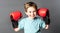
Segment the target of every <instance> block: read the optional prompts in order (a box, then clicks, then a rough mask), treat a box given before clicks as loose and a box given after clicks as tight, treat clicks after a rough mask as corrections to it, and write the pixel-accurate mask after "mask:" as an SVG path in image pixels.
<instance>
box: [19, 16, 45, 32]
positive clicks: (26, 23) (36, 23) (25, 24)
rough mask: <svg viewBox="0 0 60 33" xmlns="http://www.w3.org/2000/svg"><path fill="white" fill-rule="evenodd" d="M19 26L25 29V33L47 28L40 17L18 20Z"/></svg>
mask: <svg viewBox="0 0 60 33" xmlns="http://www.w3.org/2000/svg"><path fill="white" fill-rule="evenodd" d="M18 28H19V29H24V33H41V32H40V29H42V28H45V22H44V21H43V20H42V19H41V18H39V17H35V18H34V19H29V18H23V19H21V20H19V22H18Z"/></svg>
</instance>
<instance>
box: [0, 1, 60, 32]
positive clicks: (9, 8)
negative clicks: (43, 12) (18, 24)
mask: <svg viewBox="0 0 60 33" xmlns="http://www.w3.org/2000/svg"><path fill="white" fill-rule="evenodd" d="M29 1H30V0H0V33H24V32H23V30H20V31H19V32H15V31H14V30H13V28H12V24H11V21H10V18H9V17H10V16H9V14H10V13H11V12H13V11H14V10H20V11H21V12H22V13H23V17H26V15H25V13H24V3H25V2H29ZM31 1H33V2H35V3H36V4H37V6H38V8H41V7H45V8H48V9H49V13H50V20H51V24H50V27H49V29H48V30H42V31H41V32H42V33H60V0H31Z"/></svg>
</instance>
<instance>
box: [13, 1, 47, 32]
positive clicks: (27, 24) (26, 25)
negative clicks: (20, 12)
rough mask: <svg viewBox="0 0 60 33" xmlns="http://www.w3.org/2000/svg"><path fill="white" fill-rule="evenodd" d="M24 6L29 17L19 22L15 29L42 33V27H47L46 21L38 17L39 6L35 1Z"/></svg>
mask: <svg viewBox="0 0 60 33" xmlns="http://www.w3.org/2000/svg"><path fill="white" fill-rule="evenodd" d="M24 8H25V13H26V15H27V16H28V17H27V18H23V19H21V20H20V21H19V22H18V28H16V29H14V30H15V31H16V32H17V31H19V30H20V29H24V33H40V29H42V28H46V26H45V22H44V21H43V20H42V19H41V18H39V17H36V15H37V6H36V4H35V3H34V2H27V3H25V4H24ZM46 29H48V28H46Z"/></svg>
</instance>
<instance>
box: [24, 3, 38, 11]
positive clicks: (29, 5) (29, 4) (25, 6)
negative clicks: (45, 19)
mask: <svg viewBox="0 0 60 33" xmlns="http://www.w3.org/2000/svg"><path fill="white" fill-rule="evenodd" d="M29 7H34V8H35V9H36V10H37V5H36V4H35V3H34V2H27V3H25V4H24V8H25V11H26V12H27V9H28V8H29Z"/></svg>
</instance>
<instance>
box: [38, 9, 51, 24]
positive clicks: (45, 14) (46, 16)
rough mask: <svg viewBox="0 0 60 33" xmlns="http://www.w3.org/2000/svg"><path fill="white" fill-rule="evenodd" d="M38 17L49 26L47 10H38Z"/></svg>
mask: <svg viewBox="0 0 60 33" xmlns="http://www.w3.org/2000/svg"><path fill="white" fill-rule="evenodd" d="M37 12H38V13H37V14H38V15H39V16H41V17H42V18H43V20H44V21H45V23H46V24H50V17H49V10H48V9H47V8H39V9H38V11H37Z"/></svg>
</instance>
